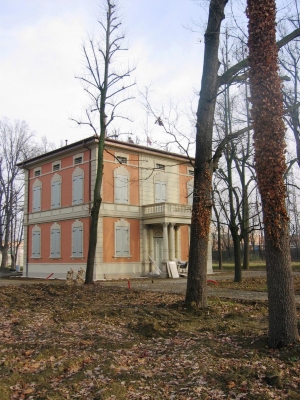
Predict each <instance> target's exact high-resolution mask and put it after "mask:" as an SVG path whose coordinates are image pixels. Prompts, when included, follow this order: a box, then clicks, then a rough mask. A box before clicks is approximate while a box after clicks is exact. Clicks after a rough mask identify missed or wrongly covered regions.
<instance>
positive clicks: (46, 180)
mask: <svg viewBox="0 0 300 400" xmlns="http://www.w3.org/2000/svg"><path fill="white" fill-rule="evenodd" d="M90 186H91V165H90V150H88V149H84V150H83V151H80V152H78V153H75V154H71V155H66V156H63V157H61V158H59V157H57V158H53V159H52V160H51V161H49V162H46V163H43V162H41V164H37V165H36V166H35V167H34V168H33V169H31V170H30V171H29V190H28V212H29V213H33V212H43V211H48V210H53V209H57V208H62V207H70V206H73V205H76V204H84V203H88V202H89V201H90V197H91V188H90Z"/></svg>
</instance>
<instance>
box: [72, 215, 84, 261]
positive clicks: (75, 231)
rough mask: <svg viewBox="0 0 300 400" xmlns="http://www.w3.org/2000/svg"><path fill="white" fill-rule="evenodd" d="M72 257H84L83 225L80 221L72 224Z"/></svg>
mask: <svg viewBox="0 0 300 400" xmlns="http://www.w3.org/2000/svg"><path fill="white" fill-rule="evenodd" d="M72 257H83V224H82V222H80V221H79V220H78V219H77V220H76V221H75V222H74V223H73V224H72Z"/></svg>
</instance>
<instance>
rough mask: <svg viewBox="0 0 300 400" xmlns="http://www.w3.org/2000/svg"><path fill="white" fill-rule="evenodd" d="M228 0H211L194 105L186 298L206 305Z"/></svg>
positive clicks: (198, 304) (199, 304)
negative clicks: (221, 59)
mask: <svg viewBox="0 0 300 400" xmlns="http://www.w3.org/2000/svg"><path fill="white" fill-rule="evenodd" d="M227 1H228V0H211V2H210V6H209V17H208V25H207V29H206V32H205V52H204V64H203V75H202V82H201V92H200V97H199V103H198V109H197V124H196V157H195V177H194V193H193V200H194V201H193V209H192V221H191V243H190V253H189V269H188V279H187V290H186V298H185V300H186V302H187V303H189V304H190V303H194V304H195V305H196V306H197V307H201V308H202V307H203V308H204V307H207V285H206V276H207V249H208V238H209V227H210V219H211V208H212V172H213V168H212V167H213V163H212V134H213V122H214V112H215V104H216V97H217V91H218V69H219V59H218V50H219V38H220V27H221V22H222V20H223V19H224V8H225V5H226V3H227Z"/></svg>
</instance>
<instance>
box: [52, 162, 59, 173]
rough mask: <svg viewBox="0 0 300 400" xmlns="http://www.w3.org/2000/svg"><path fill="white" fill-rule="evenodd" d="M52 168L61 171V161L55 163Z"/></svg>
mask: <svg viewBox="0 0 300 400" xmlns="http://www.w3.org/2000/svg"><path fill="white" fill-rule="evenodd" d="M52 170H53V171H59V170H60V163H57V164H53V165H52Z"/></svg>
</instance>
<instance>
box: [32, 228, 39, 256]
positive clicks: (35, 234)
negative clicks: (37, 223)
mask: <svg viewBox="0 0 300 400" xmlns="http://www.w3.org/2000/svg"><path fill="white" fill-rule="evenodd" d="M40 257H41V231H40V230H38V229H35V230H33V231H32V258H40Z"/></svg>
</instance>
